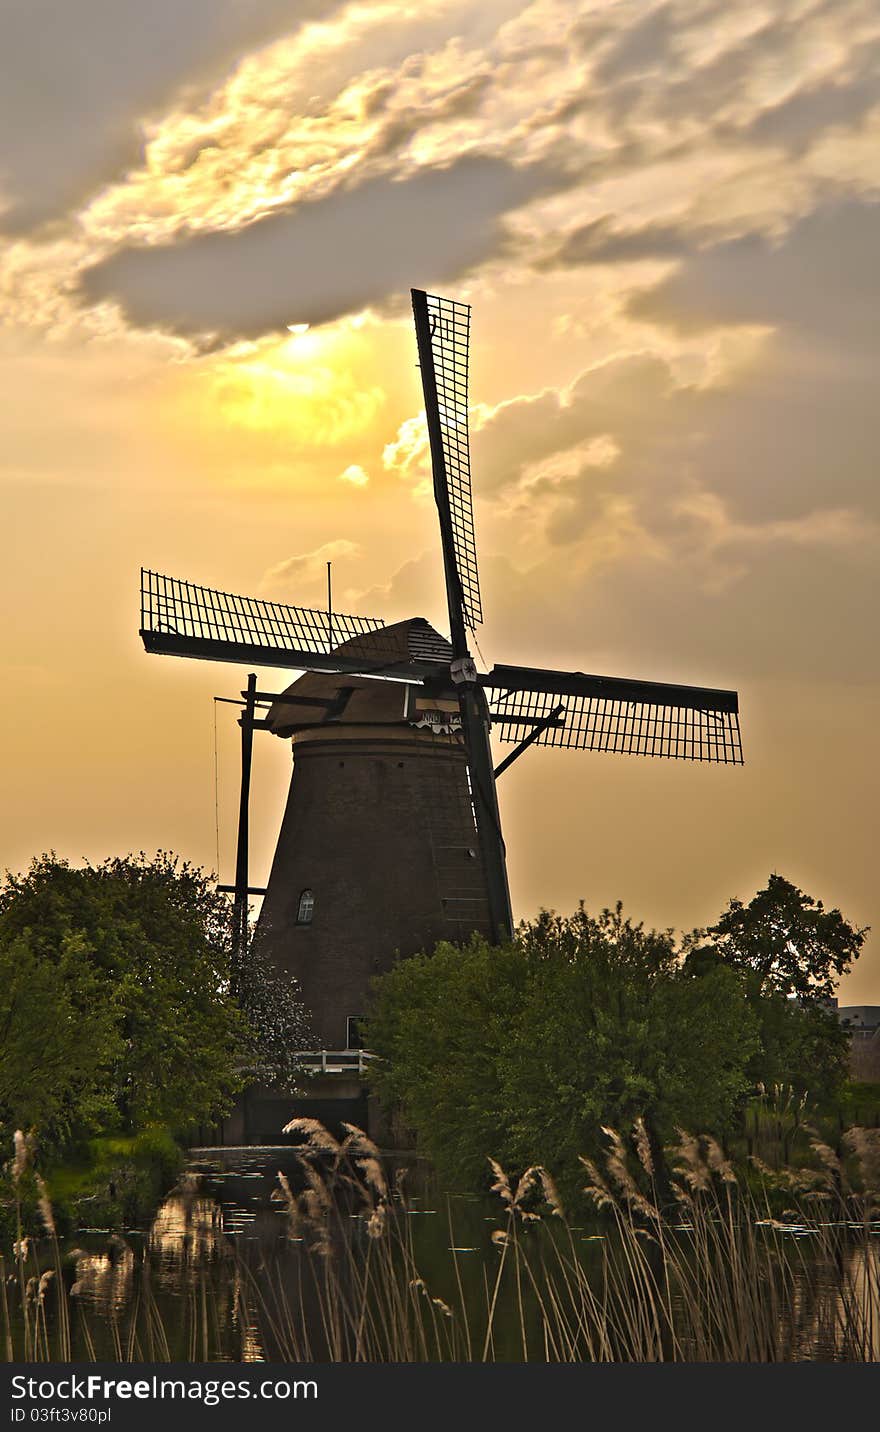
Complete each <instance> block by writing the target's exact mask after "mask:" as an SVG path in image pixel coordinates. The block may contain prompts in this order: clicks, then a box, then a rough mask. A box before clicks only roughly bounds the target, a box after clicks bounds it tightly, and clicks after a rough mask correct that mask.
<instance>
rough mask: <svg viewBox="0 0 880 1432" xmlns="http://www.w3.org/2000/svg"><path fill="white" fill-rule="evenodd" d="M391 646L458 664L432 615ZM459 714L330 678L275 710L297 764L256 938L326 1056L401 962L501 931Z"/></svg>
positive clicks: (409, 624) (300, 686)
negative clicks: (441, 945) (296, 989)
mask: <svg viewBox="0 0 880 1432" xmlns="http://www.w3.org/2000/svg"><path fill="white" fill-rule="evenodd" d="M382 638H383V650H384V651H387V653H388V656H389V657H392V658H396V659H398V660H400V661H406V660H409V661H419V660H425V661H434V662H436V661H448V660H449V644H448V643H447V642H446V641H445V640H444V639H443V638H442V637H441V636H440V635H439V633H437V632H436V631H434V629H433V628H432V627H431V626H429V624H428V623H427V622H426V621H424V619H422V618H412V619H410V620H409V621H405V622H399V623H397V624H396V625H395V626H392V627H386V628H385V629H384V630H383V632H382ZM368 641H369V638H360V637H356V638H354V639H353V640H350V641H348V642H345V643H343V644H342V645H341V646H340V647H339V648H338V650H339V651H341V652H345V653H346V654H349V655H351V656H358V655H360V654H361V652H360V647H361V645H362V644H363V643H364V642H368ZM391 648H393V650H392V649H391ZM417 693H418V694H417ZM457 712H458V701H457V699H456V697H455V695H454V693H453V692H451V691H450V692H449V693H448V694H446V695H445V696H443V697H438V696H425V695H424V694H423V693H422V692H421V690H420V689H419V688H415V687H412V686H407V685H404V684H402V683H401V682H396V681H379V680H371V679H369V678H364V677H350V676H345V675H326V674H323V673H317V672H309V673H306V675H304V676H301V677H300V678H299V679H298V680H297V681H295V682H294V683H293V684H292V685H291V686H290V687H288V688H287V690H286V691H285V692H284V693H283V699H281V700H278V701H276V702H275V704H274V705H273V706H272V707H271V709H270V711H269V714H268V718H267V721H268V725H269V728H270V730H272V731H273V732H274V733H275V734H276V735H278V736H281V737H290V738H292V742H293V762H294V767H293V777H292V779H291V783H290V794H289V796H288V799H287V808H286V810H285V813H284V819H283V821H282V825H281V832H280V835H279V838H278V846H277V849H276V851H275V858H274V861H273V863H272V870H271V874H270V876H269V883H268V886H267V889H266V895H265V899H264V901H263V908H262V912H261V914H260V919H259V923H258V926H257V931H256V939H257V940H258V941H259V942H260V944H261V946H262V948H263V950H264V951H266V952H267V953H268V954H269V955H270V957H271V959H272V960H273V962H274V963H275V964H276V966H277V967H279V968H281V969H282V970H284V971H286V972H289V973H290V974H291V975H293V976H295V977H296V979H297V980H298V981H299V985H300V989H301V991H302V996H303V1000H304V1002H305V1004H306V1006H307V1008H308V1009H309V1011H310V1013H311V1017H312V1023H313V1027H314V1031H315V1036H316V1039H317V1040H318V1044H319V1047H321V1048H325V1049H346V1048H350V1047H353V1046H354V1045H355V1044H356V1043H357V1020H358V1018H359V1016H361V1015H362V1014H363V1012H364V1008H365V1003H366V997H367V991H368V987H369V982H370V980H371V978H372V977H373V976H374V975H376V974H380V973H382V972H384V971H386V970H388V969H390V967H391V965H392V964H393V963H394V960H395V958H396V957H397V956H398V955H411V954H415V953H416V952H417V951H420V950H430V949H431V948H432V947H433V946H434V945H435V944H436V943H437V941H438V940H442V939H448V940H465V939H467V938H468V936H469V935H470V933H471V932H472V931H473V930H479V931H481V932H483V933H487V934H488V931H489V914H488V907H487V896H486V886H485V876H484V871H483V863H482V860H481V858H480V851H479V842H478V837H477V831H476V825H475V821H474V812H473V806H472V804H471V798H470V787H469V783H468V772H467V759H466V752H465V748H464V743H463V740H462V736H461V732H460V730H459V729H458V726H459V717H458V715H457Z"/></svg>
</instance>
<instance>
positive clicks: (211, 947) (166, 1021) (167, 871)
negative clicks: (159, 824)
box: [0, 852, 247, 1130]
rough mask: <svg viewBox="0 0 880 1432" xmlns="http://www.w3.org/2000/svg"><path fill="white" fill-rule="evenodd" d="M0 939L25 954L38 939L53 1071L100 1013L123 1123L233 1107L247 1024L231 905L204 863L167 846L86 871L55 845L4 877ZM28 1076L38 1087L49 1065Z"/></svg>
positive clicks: (16, 1013)
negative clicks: (237, 995)
mask: <svg viewBox="0 0 880 1432" xmlns="http://www.w3.org/2000/svg"><path fill="white" fill-rule="evenodd" d="M22 942H23V943H22ZM0 948H2V949H3V950H4V951H5V952H6V957H7V959H13V960H14V958H15V956H14V951H15V950H16V949H18V950H19V951H20V950H21V949H22V948H26V950H27V952H28V959H29V960H30V962H31V965H30V968H31V970H32V973H33V974H34V977H35V978H36V979H38V980H39V981H40V982H41V984H42V987H43V988H44V989H45V991H46V997H47V1000H48V1001H49V1006H48V1009H47V1019H46V1022H45V1028H44V1038H43V1053H44V1058H45V1060H46V1067H47V1068H57V1067H58V1066H59V1064H61V1063H63V1058H64V1051H65V1050H67V1051H68V1052H69V1048H70V1044H71V1037H70V1027H71V1021H73V1024H74V1025H75V1026H76V1028H77V1029H78V1037H79V1038H80V1039H83V1040H88V1039H89V1038H90V1037H91V1034H90V1032H91V1031H92V1030H93V1029H94V1028H95V1021H96V1019H98V1015H99V1013H100V1027H101V1029H102V1031H104V1033H103V1034H102V1037H101V1040H100V1041H98V1043H97V1045H96V1048H99V1049H100V1060H99V1062H100V1066H101V1068H102V1069H103V1070H104V1072H105V1075H106V1082H107V1089H108V1092H109V1095H110V1098H111V1099H112V1104H113V1107H114V1109H115V1114H116V1119H117V1122H118V1123H121V1125H122V1126H123V1127H126V1128H132V1129H135V1128H140V1127H143V1126H144V1125H146V1124H148V1123H152V1122H161V1123H167V1124H169V1125H170V1126H171V1127H173V1128H176V1129H178V1130H184V1129H185V1128H187V1127H190V1126H192V1125H193V1124H196V1123H199V1122H206V1121H208V1120H209V1119H212V1118H214V1117H216V1116H217V1115H218V1114H219V1113H221V1112H222V1111H224V1110H225V1109H226V1108H227V1107H228V1106H229V1104H230V1101H231V1099H232V1096H233V1094H234V1093H235V1091H236V1089H237V1088H238V1087H239V1084H240V1076H239V1073H238V1065H239V1062H240V1054H241V1049H242V1042H243V1040H244V1039H245V1038H246V1037H247V1029H246V1026H245V1022H244V1020H243V1017H242V1015H241V1012H240V1010H239V1009H238V1007H237V1005H236V1004H235V1002H234V1001H233V1000H232V999H231V998H230V997H229V949H230V915H229V909H228V905H227V902H226V901H225V900H224V899H223V897H222V896H220V895H217V894H216V893H215V892H214V891H212V890H211V888H210V886H209V884H208V881H207V879H206V878H205V876H204V875H203V874H202V872H201V871H200V870H197V869H195V868H193V867H192V866H190V865H189V864H187V863H186V862H179V861H178V860H177V859H175V858H173V857H172V856H170V855H168V854H166V853H164V852H160V853H159V854H158V855H157V856H156V857H155V858H154V859H152V860H148V859H147V857H146V856H145V855H143V854H141V855H139V856H137V857H126V858H117V859H112V860H107V861H104V862H103V864H101V865H97V866H94V865H88V864H87V865H85V866H84V867H82V868H73V867H72V866H70V865H69V864H68V862H67V861H64V860H58V859H56V858H55V857H54V856H52V855H44V856H42V857H41V858H40V859H39V860H36V861H34V862H33V864H32V865H31V868H30V870H29V871H28V872H27V874H26V875H23V876H16V875H7V877H6V880H5V882H4V884H3V886H2V887H0ZM73 950H75V951H76V971H73V969H72V965H71V951H73ZM53 1001H54V1003H53ZM21 1009H22V1006H21V1003H20V1002H19V1004H18V1005H17V1006H16V1007H14V1008H12V1009H11V1010H10V1011H8V1013H9V1018H10V1021H11V1024H14V1023H15V1020H16V1019H17V1018H20V1017H22V1015H21ZM52 1009H55V1011H56V1012H57V1013H58V1014H59V1017H60V1024H58V1026H57V1027H56V1024H55V1020H54V1019H52V1018H50V1015H49V1012H50V1011H51V1010H52ZM110 1031H112V1034H111V1033H110ZM23 1077H24V1076H23ZM27 1078H28V1079H31V1080H32V1081H33V1082H31V1083H30V1084H29V1085H28V1086H27V1088H28V1090H36V1089H37V1088H38V1087H39V1082H38V1075H37V1074H36V1072H35V1071H31V1073H30V1074H29V1075H27ZM87 1084H88V1080H87V1079H84V1080H82V1081H81V1088H82V1091H83V1099H82V1101H81V1102H80V1104H79V1106H78V1108H77V1109H76V1112H77V1113H78V1114H79V1116H80V1118H81V1119H82V1120H84V1121H85V1122H86V1123H88V1122H90V1121H93V1120H94V1117H95V1114H96V1109H95V1107H94V1105H93V1101H92V1100H91V1096H89V1097H86V1095H85V1089H86V1086H87ZM77 1087H80V1086H79V1085H78V1086H77ZM72 1090H73V1086H71V1090H70V1091H69V1092H70V1097H69V1098H68V1099H67V1106H68V1107H67V1113H66V1117H67V1118H68V1120H70V1119H72V1118H73V1116H74V1109H75V1107H76V1100H75V1099H74V1098H73V1096H72ZM38 1103H39V1101H38ZM41 1108H42V1112H40V1109H38V1107H37V1106H36V1105H35V1108H34V1116H35V1117H34V1121H35V1122H37V1121H38V1120H37V1115H39V1117H40V1118H46V1117H56V1116H55V1115H54V1114H52V1112H51V1110H50V1109H49V1108H48V1106H47V1105H42V1106H41Z"/></svg>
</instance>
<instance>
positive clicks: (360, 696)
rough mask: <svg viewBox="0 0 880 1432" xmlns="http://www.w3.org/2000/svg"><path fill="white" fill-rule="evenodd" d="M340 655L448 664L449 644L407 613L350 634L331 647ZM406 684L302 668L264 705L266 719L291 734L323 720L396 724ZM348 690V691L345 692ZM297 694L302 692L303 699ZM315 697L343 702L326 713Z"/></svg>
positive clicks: (369, 663) (385, 662) (373, 666)
mask: <svg viewBox="0 0 880 1432" xmlns="http://www.w3.org/2000/svg"><path fill="white" fill-rule="evenodd" d="M333 650H334V651H336V652H339V653H340V655H344V656H346V657H354V658H356V659H360V658H361V657H363V659H364V666H365V668H369V669H370V670H375V671H377V672H378V671H381V670H382V669H383V668H384V667H389V668H392V669H393V668H394V667H395V666H410V665H412V664H413V663H415V664H416V665H419V664H421V663H424V664H425V665H426V666H437V665H448V663H449V662H450V661H451V659H452V647H451V646H450V644H449V642H448V641H447V640H446V638H445V637H444V636H441V634H440V632H438V631H437V630H436V629H435V628H434V627H432V626H431V624H430V622H428V621H426V620H425V618H424V617H408V618H407V620H406V621H402V622H394V623H393V624H392V625H391V626H386V627H380V628H379V630H378V631H371V632H364V633H362V634H360V635H358V636H353V637H350V638H349V639H348V640H347V641H343V642H340V644H339V645H338V646H336V647H334V648H333ZM406 689H407V688H405V687H404V686H403V685H402V684H401V683H400V682H396V681H387V682H385V681H376V680H371V679H370V678H369V677H363V676H350V675H348V673H346V672H323V671H307V672H305V674H304V675H303V676H300V677H298V678H297V680H296V681H294V682H291V684H290V686H288V687H287V688H286V690H285V691H283V692H282V697H283V699H282V700H279V701H276V702H274V703H273V705H272V706H271V707H270V708H269V711H268V713H267V716H266V724H267V726H268V728H269V730H270V731H272V732H273V733H274V734H275V735H276V736H291V735H293V734H294V732H295V731H297V730H301V729H303V727H314V726H320V725H324V724H326V723H327V722H328V720H330V721H332V722H333V724H334V725H339V724H342V725H348V724H352V725H358V724H360V725H363V724H377V725H388V724H394V725H397V724H400V723H402V722H405V721H406V720H407V718H406V716H405V715H404V703H405V695H406ZM346 693H348V694H346ZM297 697H302V698H305V699H304V701H303V704H302V705H298V704H297V700H296V698H297ZM316 701H325V702H327V703H328V704H329V703H333V702H337V701H338V702H344V704H343V705H342V707H341V709H340V710H339V711H337V712H334V713H333V714H332V715H330V716H328V713H327V709H326V708H322V707H321V706H319V705H315V704H313V703H314V702H316Z"/></svg>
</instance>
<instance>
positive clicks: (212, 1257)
mask: <svg viewBox="0 0 880 1432" xmlns="http://www.w3.org/2000/svg"><path fill="white" fill-rule="evenodd" d="M391 1171H392V1172H393V1169H392V1170H391ZM279 1174H282V1175H284V1176H285V1177H286V1178H287V1179H288V1180H289V1181H290V1184H291V1186H292V1187H293V1188H294V1189H295V1190H299V1189H302V1188H303V1186H304V1175H303V1164H302V1160H301V1159H300V1157H299V1156H298V1154H297V1152H296V1151H295V1150H294V1149H292V1148H290V1147H289V1146H285V1147H247V1148H203V1149H194V1150H192V1151H191V1154H190V1159H189V1165H188V1172H187V1174H186V1176H185V1178H184V1179H183V1180H182V1181H181V1185H180V1187H179V1188H178V1189H177V1190H175V1192H173V1193H172V1194H171V1195H170V1196H169V1197H168V1198H167V1199H166V1200H165V1202H164V1203H163V1204H162V1206H161V1207H160V1209H159V1210H158V1212H157V1214H156V1216H155V1218H154V1220H153V1222H152V1225H151V1227H150V1228H149V1229H143V1230H127V1231H126V1232H125V1233H124V1235H118V1234H108V1233H107V1232H105V1231H101V1230H97V1229H96V1230H90V1231H84V1232H82V1233H80V1234H79V1236H78V1237H77V1239H76V1241H75V1243H68V1244H67V1245H65V1248H64V1265H63V1277H64V1281H65V1283H66V1286H67V1289H68V1291H69V1293H70V1295H71V1296H70V1298H69V1303H70V1306H71V1307H72V1308H73V1309H74V1313H73V1316H72V1319H71V1332H72V1340H73V1356H74V1357H75V1358H77V1359H85V1358H88V1357H90V1356H93V1355H94V1356H97V1357H99V1358H110V1359H112V1358H118V1357H130V1358H134V1359H135V1360H146V1361H152V1360H161V1359H163V1358H165V1357H170V1358H172V1359H173V1360H180V1361H185V1360H192V1359H196V1360H199V1361H214V1360H223V1361H245V1362H252V1361H261V1360H286V1359H288V1358H290V1359H294V1360H299V1359H301V1358H307V1357H313V1358H315V1359H316V1360H318V1361H323V1360H325V1359H326V1358H327V1357H328V1355H331V1352H330V1350H331V1347H332V1342H333V1329H332V1328H331V1329H330V1330H329V1331H328V1329H327V1326H326V1308H327V1300H326V1298H324V1299H323V1301H322V1297H321V1295H320V1287H319V1284H320V1279H321V1278H322V1276H324V1274H323V1271H322V1270H323V1269H324V1267H325V1265H324V1263H323V1262H322V1260H321V1259H320V1258H316V1257H315V1255H314V1254H313V1253H310V1251H309V1249H308V1247H307V1243H306V1241H305V1235H304V1234H303V1233H301V1232H299V1231H297V1230H296V1229H292V1228H291V1225H290V1223H289V1219H288V1212H287V1206H286V1203H285V1201H284V1198H283V1195H282V1194H281V1193H280V1189H279ZM404 1187H405V1190H406V1193H405V1198H403V1199H401V1198H397V1199H395V1200H394V1201H393V1202H392V1205H391V1213H390V1217H391V1218H392V1219H393V1220H395V1221H396V1225H397V1228H396V1232H397V1233H398V1234H399V1235H400V1236H401V1237H402V1238H403V1239H404V1241H405V1242H406V1243H407V1245H408V1247H409V1249H410V1251H411V1255H412V1258H413V1260H414V1265H415V1269H417V1272H418V1278H419V1279H420V1280H421V1281H422V1284H423V1286H422V1287H421V1288H420V1289H419V1293H420V1295H421V1294H423V1295H424V1297H425V1298H426V1299H429V1300H430V1299H437V1300H439V1301H437V1302H436V1303H434V1302H432V1303H431V1306H430V1308H429V1309H428V1311H429V1312H430V1313H431V1315H432V1317H433V1318H434V1321H435V1322H438V1323H439V1324H440V1334H438V1336H441V1337H444V1336H448V1333H447V1328H448V1327H450V1326H451V1321H452V1320H449V1321H448V1322H444V1319H445V1318H446V1316H447V1315H446V1313H445V1312H444V1305H448V1306H449V1307H450V1308H454V1309H456V1319H457V1325H458V1327H461V1326H462V1325H463V1320H462V1319H461V1318H460V1310H461V1306H462V1304H464V1307H465V1308H466V1310H467V1322H468V1323H469V1325H470V1326H471V1327H472V1328H474V1329H476V1328H482V1327H483V1326H484V1324H485V1310H486V1305H487V1302H488V1300H489V1298H490V1296H491V1290H492V1287H493V1284H494V1278H495V1275H496V1271H497V1269H498V1267H499V1259H500V1258H501V1252H502V1250H501V1247H500V1245H499V1244H498V1243H497V1242H493V1237H492V1235H493V1233H496V1234H497V1230H499V1229H500V1228H501V1227H503V1225H504V1217H503V1209H502V1207H501V1204H500V1202H499V1200H498V1199H495V1198H492V1199H490V1198H481V1197H475V1196H467V1195H455V1194H450V1193H447V1192H445V1191H444V1190H443V1189H442V1188H440V1187H439V1186H438V1183H437V1180H436V1178H435V1177H434V1175H433V1173H432V1172H431V1170H430V1169H429V1168H427V1167H426V1166H425V1165H424V1164H420V1163H418V1162H417V1161H412V1160H410V1161H409V1163H408V1165H407V1166H406V1178H405V1182H404ZM336 1208H337V1212H338V1215H339V1216H338V1219H337V1220H336V1226H337V1228H338V1229H339V1230H340V1233H339V1237H340V1238H341V1239H343V1240H346V1241H347V1242H348V1244H349V1245H350V1246H351V1247H353V1248H354V1249H355V1250H356V1251H357V1250H360V1251H361V1252H362V1253H364V1254H366V1252H367V1250H368V1248H369V1244H370V1238H369V1230H368V1228H367V1218H366V1216H365V1215H364V1213H363V1212H361V1211H359V1204H358V1200H356V1199H351V1200H350V1201H349V1203H346V1201H345V1199H344V1198H343V1199H342V1202H341V1204H337V1206H336ZM877 1233H878V1234H880V1225H878V1227H877ZM544 1236H546V1235H544V1234H543V1233H542V1234H538V1233H535V1234H534V1235H533V1242H534V1240H537V1239H538V1238H539V1237H544ZM608 1236H609V1234H608V1229H607V1226H605V1225H600V1224H599V1223H595V1224H585V1225H584V1226H581V1227H577V1228H575V1229H574V1230H573V1233H572V1237H573V1240H574V1243H573V1247H574V1248H575V1251H576V1254H577V1256H578V1258H580V1260H581V1261H582V1262H583V1263H584V1265H585V1266H586V1267H587V1269H588V1271H590V1274H591V1282H593V1284H594V1286H596V1287H600V1286H601V1282H602V1276H601V1275H602V1262H603V1257H604V1255H605V1250H606V1246H607V1245H606V1239H607V1238H608ZM817 1236H818V1235H817V1233H816V1230H815V1228H810V1227H808V1226H806V1225H799V1224H794V1223H793V1224H792V1225H791V1226H790V1229H789V1230H788V1231H787V1232H786V1234H785V1240H786V1241H787V1242H788V1243H789V1244H790V1245H791V1246H792V1248H795V1247H796V1248H797V1257H796V1259H795V1260H794V1261H795V1264H796V1271H795V1275H794V1280H793V1284H792V1287H791V1288H790V1290H789V1292H788V1293H786V1295H785V1299H784V1308H783V1312H782V1314H781V1316H782V1317H783V1318H784V1320H785V1321H786V1330H785V1338H786V1346H787V1348H789V1350H790V1351H789V1355H790V1356H791V1357H792V1358H814V1359H816V1358H835V1357H838V1356H840V1355H841V1346H842V1334H841V1320H842V1319H841V1315H842V1311H843V1302H842V1298H841V1289H842V1287H844V1286H845V1287H846V1288H847V1289H848V1294H849V1296H850V1297H855V1298H856V1299H859V1298H861V1301H862V1304H864V1303H865V1300H866V1299H867V1300H868V1301H869V1302H870V1301H871V1300H876V1289H877V1271H876V1258H875V1259H874V1267H873V1269H872V1270H870V1271H871V1272H872V1277H870V1278H869V1277H868V1273H869V1268H868V1263H867V1262H866V1259H868V1260H870V1258H871V1257H873V1255H874V1254H876V1245H875V1247H874V1250H873V1254H870V1253H869V1254H867V1255H866V1254H865V1252H864V1249H863V1248H862V1249H861V1250H860V1249H859V1246H858V1244H857V1243H856V1244H854V1245H848V1244H847V1243H846V1237H845V1231H844V1230H843V1226H842V1225H841V1243H840V1249H841V1251H840V1255H839V1257H838V1258H837V1260H836V1261H829V1260H827V1259H823V1258H818V1257H814V1256H813V1254H812V1246H811V1245H812V1243H813V1240H815V1239H816V1237H817ZM878 1242H880V1239H878ZM534 1247H535V1249H537V1248H538V1244H537V1242H534ZM51 1256H52V1255H51V1249H50V1248H49V1247H48V1246H45V1247H41V1248H40V1252H39V1257H40V1261H41V1265H42V1266H44V1267H49V1266H51ZM536 1256H537V1255H536ZM342 1261H343V1262H344V1260H342ZM536 1266H537V1264H536ZM346 1276H348V1275H346ZM414 1281H415V1280H414V1279H413V1280H411V1281H410V1282H409V1286H410V1287H412V1286H413V1282H414ZM407 1285H408V1282H407V1279H406V1278H405V1279H404V1280H403V1282H402V1284H401V1286H402V1287H403V1288H404V1289H406V1287H407ZM504 1289H506V1291H503V1296H502V1298H501V1300H500V1304H499V1316H498V1320H497V1330H496V1336H495V1341H494V1344H493V1347H492V1349H491V1352H492V1354H493V1355H494V1356H495V1357H496V1358H499V1359H500V1360H512V1359H517V1358H519V1357H521V1356H522V1332H521V1328H520V1321H519V1316H518V1314H517V1313H516V1309H515V1307H514V1299H513V1296H512V1287H511V1284H510V1279H508V1282H507V1284H505V1285H504ZM346 1291H347V1285H345V1286H342V1289H341V1293H342V1300H343V1301H344V1299H345V1296H346ZM508 1294H510V1296H508ZM334 1296H335V1295H334ZM528 1301H529V1296H528V1290H527V1293H526V1302H527V1303H528ZM45 1309H46V1321H47V1325H48V1329H49V1333H50V1337H52V1336H54V1335H55V1333H56V1331H57V1300H56V1299H55V1297H54V1295H53V1294H52V1291H51V1284H50V1288H49V1291H48V1292H47V1295H46V1298H45ZM436 1309H439V1310H440V1311H439V1312H437V1311H436ZM291 1310H292V1311H291ZM292 1318H293V1320H294V1321H296V1322H297V1325H298V1327H300V1329H301V1328H303V1327H304V1328H305V1329H306V1332H305V1334H303V1333H302V1331H301V1330H300V1331H299V1332H297V1333H296V1334H295V1335H294V1334H293V1333H292V1332H291V1325H292V1323H291V1320H292ZM870 1318H871V1319H873V1327H872V1329H871V1331H870V1337H871V1338H872V1339H873V1355H874V1357H875V1358H877V1357H880V1308H878V1307H872V1308H871V1309H870ZM528 1322H529V1327H528V1332H529V1335H530V1346H533V1347H535V1348H537V1350H538V1352H539V1353H540V1349H541V1346H542V1342H541V1336H540V1331H539V1320H538V1317H537V1308H536V1307H535V1306H534V1304H533V1302H532V1304H530V1312H529V1318H528ZM303 1337H305V1341H303ZM292 1338H293V1341H291V1339H292ZM532 1339H534V1342H533V1341H532ZM450 1349H451V1345H450ZM481 1351H482V1346H480V1347H479V1348H477V1349H476V1355H478V1356H479V1354H480V1352H481ZM450 1355H451V1354H450ZM457 1355H458V1356H463V1355H464V1352H463V1348H462V1347H461V1346H459V1348H458V1351H457ZM532 1355H535V1354H534V1352H533V1353H532Z"/></svg>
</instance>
